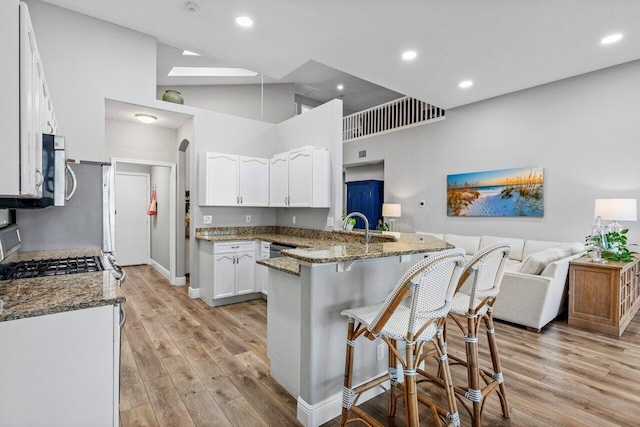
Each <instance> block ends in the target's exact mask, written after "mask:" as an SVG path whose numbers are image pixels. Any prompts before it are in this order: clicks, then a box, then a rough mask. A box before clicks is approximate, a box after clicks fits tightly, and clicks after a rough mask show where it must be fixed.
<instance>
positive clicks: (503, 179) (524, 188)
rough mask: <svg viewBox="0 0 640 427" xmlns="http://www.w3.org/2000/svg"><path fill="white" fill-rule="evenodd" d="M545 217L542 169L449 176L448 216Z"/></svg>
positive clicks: (519, 169) (528, 168) (529, 168)
mask: <svg viewBox="0 0 640 427" xmlns="http://www.w3.org/2000/svg"><path fill="white" fill-rule="evenodd" d="M543 214H544V183H543V170H542V167H541V166H540V167H526V168H515V169H501V170H493V171H484V172H469V173H461V174H456V175H447V215H448V216H534V217H540V216H543Z"/></svg>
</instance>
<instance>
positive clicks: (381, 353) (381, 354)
mask: <svg viewBox="0 0 640 427" xmlns="http://www.w3.org/2000/svg"><path fill="white" fill-rule="evenodd" d="M376 350H377V351H378V360H382V359H383V358H384V344H378V347H377V348H376Z"/></svg>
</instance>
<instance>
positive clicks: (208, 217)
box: [202, 215, 213, 224]
mask: <svg viewBox="0 0 640 427" xmlns="http://www.w3.org/2000/svg"><path fill="white" fill-rule="evenodd" d="M202 222H204V223H205V224H211V223H212V222H213V216H212V215H205V216H204V217H203V218H202Z"/></svg>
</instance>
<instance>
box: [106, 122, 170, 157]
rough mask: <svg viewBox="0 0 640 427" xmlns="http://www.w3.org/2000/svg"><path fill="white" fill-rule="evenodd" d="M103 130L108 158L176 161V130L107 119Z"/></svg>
mask: <svg viewBox="0 0 640 427" xmlns="http://www.w3.org/2000/svg"><path fill="white" fill-rule="evenodd" d="M104 130H105V137H104V140H105V157H106V159H111V158H112V157H117V158H122V159H136V160H154V161H157V162H167V163H176V161H177V158H178V149H177V148H176V138H177V132H176V130H175V129H167V128H162V127H158V126H149V125H145V124H142V123H140V124H138V123H130V122H123V121H119V120H110V119H107V120H105V128H104Z"/></svg>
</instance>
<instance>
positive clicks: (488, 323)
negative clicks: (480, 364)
mask: <svg viewBox="0 0 640 427" xmlns="http://www.w3.org/2000/svg"><path fill="white" fill-rule="evenodd" d="M483 320H484V323H485V329H486V330H487V340H488V341H489V353H490V355H491V363H492V364H493V379H494V380H496V381H498V384H499V385H498V390H497V391H498V397H499V398H500V406H502V416H503V417H505V418H509V403H508V401H507V390H506V388H505V386H504V378H503V377H502V366H501V364H500V354H499V353H498V342H497V341H496V334H495V329H494V326H493V313H492V310H491V307H489V311H488V312H487V314H486V315H485V316H484V317H483Z"/></svg>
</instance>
